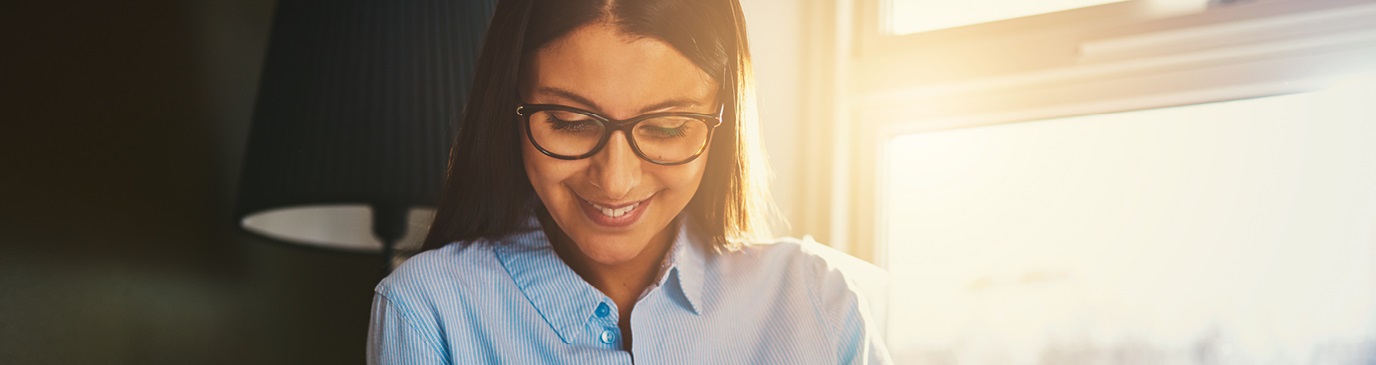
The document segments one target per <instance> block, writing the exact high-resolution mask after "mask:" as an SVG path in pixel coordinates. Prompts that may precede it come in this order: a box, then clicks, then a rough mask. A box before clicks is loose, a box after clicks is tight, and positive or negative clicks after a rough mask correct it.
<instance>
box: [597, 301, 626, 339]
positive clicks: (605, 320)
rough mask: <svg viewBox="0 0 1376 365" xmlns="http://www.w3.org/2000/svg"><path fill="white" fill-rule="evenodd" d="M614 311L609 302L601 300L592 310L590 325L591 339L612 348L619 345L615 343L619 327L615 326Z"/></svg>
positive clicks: (619, 331) (619, 330) (619, 332)
mask: <svg viewBox="0 0 1376 365" xmlns="http://www.w3.org/2000/svg"><path fill="white" fill-rule="evenodd" d="M616 321H617V318H616V313H615V309H613V307H612V305H611V304H608V303H607V302H601V303H598V304H597V308H596V309H594V310H593V312H592V318H591V323H589V324H590V327H592V330H593V331H592V335H593V341H596V342H598V343H601V344H603V345H607V346H609V347H612V348H617V347H619V344H618V343H617V341H618V339H619V338H620V337H621V329H620V328H617V327H616Z"/></svg>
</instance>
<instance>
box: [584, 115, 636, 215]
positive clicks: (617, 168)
mask: <svg viewBox="0 0 1376 365" xmlns="http://www.w3.org/2000/svg"><path fill="white" fill-rule="evenodd" d="M590 173H591V174H592V176H591V177H592V179H591V181H592V185H593V186H596V187H598V188H600V189H602V194H604V195H605V196H604V198H607V199H611V200H620V199H623V198H625V197H626V196H627V195H628V194H630V192H631V190H632V189H634V188H635V187H636V186H638V185H640V173H641V171H640V157H638V156H636V155H635V151H633V150H631V143H630V141H627V140H626V133H625V132H622V131H616V132H612V136H611V138H610V139H608V140H607V145H606V146H605V147H603V148H602V151H601V152H598V153H597V154H596V155H593V156H592V168H591V171H590Z"/></svg>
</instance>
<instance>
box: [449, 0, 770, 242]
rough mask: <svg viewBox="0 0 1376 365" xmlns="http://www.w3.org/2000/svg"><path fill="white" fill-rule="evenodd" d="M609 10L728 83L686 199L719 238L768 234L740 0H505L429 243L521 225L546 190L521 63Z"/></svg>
mask: <svg viewBox="0 0 1376 365" xmlns="http://www.w3.org/2000/svg"><path fill="white" fill-rule="evenodd" d="M597 22H605V23H607V24H610V25H613V26H615V27H616V28H617V29H619V30H620V31H622V32H625V33H626V34H627V35H630V36H638V37H650V38H654V39H658V40H661V41H664V42H665V43H668V44H669V45H670V46H671V47H673V48H674V49H676V50H677V51H678V52H679V53H680V54H682V55H683V56H685V57H686V58H688V59H689V60H691V61H692V62H693V64H694V65H696V66H697V67H698V68H700V69H702V70H703V72H705V73H706V74H708V75H714V76H713V77H716V78H718V79H717V81H718V82H719V83H720V84H721V85H722V86H723V87H722V93H721V98H722V103H723V104H724V112H723V114H724V115H723V118H722V121H723V123H722V125H721V127H718V129H717V131H716V133H715V136H714V137H713V139H712V142H711V147H709V148H710V151H711V152H710V154H709V155H708V161H707V167H706V171H705V172H704V174H703V181H702V184H701V185H699V187H698V191H697V192H696V193H695V194H694V196H693V199H692V201H690V202H689V203H688V207H687V208H685V212H686V214H688V215H690V216H691V217H690V218H691V219H689V222H692V223H693V224H694V226H693V227H690V229H693V230H695V231H696V232H698V233H699V234H701V235H702V236H703V237H710V239H711V240H712V243H713V245H715V246H716V247H719V248H730V247H733V246H734V245H735V244H739V243H743V242H746V241H750V240H753V239H758V238H762V237H763V236H765V235H767V234H768V233H767V231H768V223H767V221H766V220H767V219H768V218H770V217H769V215H770V214H772V213H773V212H772V211H771V210H769V209H770V208H769V207H771V206H770V205H769V204H768V194H767V192H766V190H765V188H766V186H767V185H766V183H767V181H766V180H765V175H764V171H766V170H765V167H764V161H763V158H762V156H763V153H762V149H761V148H760V146H759V140H758V135H757V132H756V130H757V129H756V122H755V115H754V107H753V105H754V86H753V82H754V81H753V80H754V77H753V75H752V72H751V63H750V52H749V47H748V45H747V43H746V33H745V18H744V16H743V15H742V14H741V7H740V3H739V1H738V0H503V1H500V2H499V3H498V4H497V8H496V11H495V13H494V14H493V18H492V23H491V25H490V26H489V27H488V30H487V36H486V38H485V39H484V40H483V47H482V53H481V54H480V55H479V56H478V64H477V67H476V77H474V78H473V80H474V84H473V88H472V92H471V94H470V95H469V97H468V102H467V104H466V107H465V108H464V114H463V121H462V124H461V125H460V127H459V133H458V136H457V137H456V138H455V140H454V146H453V148H452V150H451V152H450V156H449V170H448V173H447V177H446V180H445V184H444V190H443V192H442V193H441V196H440V201H439V208H438V210H437V211H436V213H435V220H434V223H433V224H432V225H431V227H430V233H429V235H428V236H427V237H426V238H425V243H424V245H423V248H422V249H424V250H429V249H435V248H439V247H442V246H444V245H445V244H448V243H450V242H467V241H471V240H474V239H478V238H484V237H487V238H495V237H500V236H503V235H506V234H509V233H512V232H513V231H516V230H518V229H520V228H521V227H522V225H524V223H525V222H526V219H528V217H529V216H530V214H531V213H532V212H531V210H530V209H531V207H532V206H536V207H537V208H542V207H538V206H537V205H535V204H533V203H535V202H536V201H537V200H538V199H537V197H536V195H535V191H534V189H533V188H532V187H531V185H530V180H529V178H528V177H527V176H526V174H525V169H524V167H523V165H522V160H521V143H522V140H521V138H523V137H522V134H521V133H520V131H519V125H518V123H516V122H515V118H516V114H515V110H516V105H517V104H518V103H519V102H520V101H519V100H517V87H518V85H519V84H518V82H519V81H520V80H519V78H520V74H521V72H520V67H521V65H522V64H523V61H525V57H529V56H531V55H533V54H535V52H536V51H537V50H539V49H540V48H541V47H544V46H545V45H547V44H549V43H550V42H552V41H554V40H556V39H559V38H560V37H562V36H564V35H565V34H568V33H569V32H571V31H573V30H574V29H577V28H579V27H580V26H583V25H588V24H593V23H597Z"/></svg>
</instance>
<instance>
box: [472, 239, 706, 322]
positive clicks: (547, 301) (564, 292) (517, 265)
mask: <svg viewBox="0 0 1376 365" xmlns="http://www.w3.org/2000/svg"><path fill="white" fill-rule="evenodd" d="M679 222H680V223H683V222H685V220H683V219H680V220H679ZM687 226H688V225H687V224H679V225H678V235H676V236H675V238H674V241H673V243H672V245H673V246H672V248H671V249H670V250H669V253H668V254H667V255H665V256H666V257H665V260H664V262H663V263H662V264H661V267H660V275H659V276H658V278H657V280H658V281H657V282H658V285H659V286H660V288H661V289H664V290H665V294H667V295H669V296H670V297H671V298H674V301H675V302H677V303H679V304H680V305H682V306H683V307H684V308H685V309H687V310H688V311H690V312H692V313H693V314H700V312H699V308H701V303H702V288H703V280H702V278H703V265H704V262H705V259H706V257H705V255H706V252H705V251H704V249H703V247H702V246H700V245H698V244H696V243H695V242H696V240H695V239H694V237H693V236H694V235H692V234H691V233H690V232H689V231H690V230H689V229H688V227H687ZM501 241H502V242H501V243H499V244H497V245H495V246H494V252H495V253H496V256H497V259H498V260H499V261H501V263H502V266H503V267H505V268H506V270H507V273H508V274H510V275H511V278H512V279H513V280H514V281H515V283H516V286H517V287H518V288H520V290H521V293H522V294H524V295H525V297H526V299H527V300H529V301H530V303H531V304H532V305H534V306H535V309H536V311H538V312H539V313H540V316H541V317H543V318H544V319H545V322H547V323H549V325H550V327H553V328H554V330H555V332H557V333H558V334H559V338H560V339H561V340H563V341H564V343H573V342H574V340H575V339H577V338H579V337H580V335H582V331H583V329H584V328H585V327H586V324H587V322H588V321H589V320H590V319H591V318H593V316H594V312H595V311H596V310H597V305H598V304H599V303H601V302H602V301H603V300H607V299H606V295H604V294H602V292H601V291H598V290H597V288H594V287H593V286H592V285H591V284H588V283H587V282H586V281H583V278H581V277H579V276H578V274H577V273H575V272H574V271H573V269H572V268H570V267H569V266H568V264H565V263H564V261H563V260H561V259H559V256H558V255H557V254H556V253H555V252H554V248H553V247H551V246H550V242H549V238H548V237H547V236H546V235H545V232H544V230H542V229H541V228H540V222H539V220H538V219H536V218H535V217H534V216H531V217H530V218H529V220H528V221H527V222H526V224H525V225H524V228H523V230H521V231H519V232H516V233H513V234H511V235H508V236H507V237H504V238H503V239H501Z"/></svg>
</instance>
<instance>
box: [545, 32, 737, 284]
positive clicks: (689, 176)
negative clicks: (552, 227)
mask: <svg viewBox="0 0 1376 365" xmlns="http://www.w3.org/2000/svg"><path fill="white" fill-rule="evenodd" d="M522 83H523V85H522V88H521V89H522V93H521V94H522V99H523V102H525V103H530V104H558V105H565V106H571V107H575V108H579V109H583V110H588V111H592V112H595V113H598V114H600V115H602V116H605V117H607V118H611V119H614V120H625V119H629V118H632V117H635V116H638V115H642V114H646V113H656V112H694V113H703V114H715V113H716V112H717V110H718V104H717V102H716V100H717V90H718V87H717V83H716V81H714V80H712V79H711V78H710V77H709V76H708V75H707V74H706V73H704V72H702V71H701V70H700V69H698V68H697V67H696V66H694V65H693V63H692V62H691V61H689V60H688V59H687V58H685V57H684V56H682V55H681V54H679V53H678V52H677V51H676V50H674V49H673V48H672V47H670V46H669V45H668V44H667V43H664V42H663V41H660V40H657V39H654V38H646V37H631V36H627V35H625V34H623V33H620V32H618V31H617V30H616V29H615V28H613V27H612V26H609V25H605V24H600V23H598V24H592V25H588V26H583V27H580V28H578V29H576V30H574V31H573V32H571V33H569V34H568V35H565V36H564V37H563V38H560V39H557V40H555V41H553V42H551V43H550V44H549V45H547V46H545V47H544V48H541V49H540V50H539V51H538V52H537V53H536V54H535V55H533V57H532V58H531V59H530V60H528V63H527V69H526V70H525V72H524V75H523V80H522ZM533 122H538V121H533ZM626 138H627V136H626V135H625V133H623V132H613V134H612V136H611V139H610V140H609V141H608V142H607V145H606V146H605V147H603V149H602V150H601V151H600V152H598V153H597V154H595V155H593V156H592V157H589V158H585V159H581V160H560V159H556V158H553V157H549V156H546V155H544V154H542V153H541V152H540V151H539V150H537V149H536V148H535V146H534V145H532V144H531V141H530V140H529V138H524V141H525V142H524V143H523V148H522V156H523V160H524V162H525V169H526V174H527V175H528V176H529V177H530V183H531V185H533V186H534V188H535V193H536V194H537V195H539V196H540V200H541V201H543V202H544V204H545V207H546V208H547V209H548V210H549V213H550V216H551V217H552V218H553V219H554V221H555V223H557V224H558V225H559V228H561V229H562V230H563V232H564V233H565V234H567V235H568V236H569V238H571V239H572V240H573V242H574V243H575V244H576V245H577V247H578V249H579V250H580V251H581V252H582V253H583V256H585V257H586V258H588V259H590V260H592V261H594V262H597V263H600V264H603V265H617V264H621V263H625V262H628V261H630V260H632V259H634V258H636V257H638V256H640V255H641V254H642V253H643V252H659V251H658V250H649V251H646V248H647V247H650V245H661V244H666V243H667V242H669V239H670V238H671V237H672V232H669V228H670V227H669V226H670V224H671V223H672V222H673V219H674V217H675V216H677V215H678V214H679V212H681V211H683V209H684V207H686V206H687V205H688V201H689V200H691V199H692V198H693V193H694V192H696V191H697V189H698V185H699V183H701V181H702V175H703V170H704V167H705V166H706V161H707V158H708V157H709V156H708V155H707V154H706V153H704V154H703V155H701V156H699V157H698V158H697V159H695V160H693V161H692V162H689V163H686V164H682V165H675V166H664V165H657V164H654V163H651V162H649V161H645V160H643V159H641V158H640V157H639V156H637V155H636V154H635V152H634V151H632V149H631V146H630V144H629V143H628V142H627V140H626ZM627 209H629V211H627ZM607 213H611V214H610V215H609V214H607Z"/></svg>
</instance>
